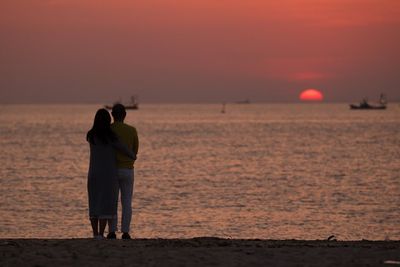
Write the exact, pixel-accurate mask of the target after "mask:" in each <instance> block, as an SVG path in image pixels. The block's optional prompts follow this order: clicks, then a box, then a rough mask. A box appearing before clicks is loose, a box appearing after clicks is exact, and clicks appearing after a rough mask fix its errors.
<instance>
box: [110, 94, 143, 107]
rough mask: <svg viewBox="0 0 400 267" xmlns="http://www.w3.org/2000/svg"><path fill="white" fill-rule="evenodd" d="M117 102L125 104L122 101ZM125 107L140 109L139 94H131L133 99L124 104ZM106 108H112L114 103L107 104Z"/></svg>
mask: <svg viewBox="0 0 400 267" xmlns="http://www.w3.org/2000/svg"><path fill="white" fill-rule="evenodd" d="M115 104H123V103H121V101H117V102H115V103H114V105H115ZM123 105H124V107H125V109H139V102H138V97H137V96H131V101H130V102H129V104H126V105H125V104H123ZM104 107H105V108H106V109H112V107H113V105H111V106H110V105H105V106H104Z"/></svg>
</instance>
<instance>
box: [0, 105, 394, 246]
mask: <svg viewBox="0 0 400 267" xmlns="http://www.w3.org/2000/svg"><path fill="white" fill-rule="evenodd" d="M99 107H101V106H100V105H2V106H0V146H1V153H0V163H1V164H0V218H1V219H0V238H6V237H35V238H42V237H49V238H64V237H89V236H90V235H91V228H90V225H89V222H88V216H87V213H88V212H87V191H86V174H87V168H88V156H89V149H88V144H87V143H86V141H85V135H86V132H87V130H88V129H89V128H90V127H91V124H92V122H93V117H94V114H95V112H96V110H97V109H98V108H99ZM220 110H221V105H210V104H207V105H200V104H198V105H183V104H180V105H164V104H163V105H150V104H148V105H146V104H143V105H141V109H140V110H138V111H130V112H129V113H128V116H127V122H128V123H130V124H133V125H135V126H136V127H137V129H138V132H139V137H140V141H141V144H140V152H139V155H138V161H137V163H136V170H135V194H134V201H133V206H134V213H133V214H134V217H133V223H132V226H133V235H134V236H135V237H146V238H152V237H163V238H169V237H171V238H172V237H177V238H189V237H194V236H218V237H232V238H268V239H291V238H295V239H325V238H327V237H328V236H330V235H332V234H333V235H335V236H336V237H337V238H338V239H341V240H349V239H351V240H355V239H374V240H376V239H392V240H393V239H400V149H399V148H400V146H399V145H400V106H399V104H391V105H389V109H388V110H385V111H351V110H349V109H348V106H347V105H346V104H316V105H307V104H250V105H238V104H237V105H234V104H231V105H227V108H226V110H227V112H226V113H225V114H221V113H220Z"/></svg>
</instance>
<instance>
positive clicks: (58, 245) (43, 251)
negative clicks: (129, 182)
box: [0, 237, 400, 266]
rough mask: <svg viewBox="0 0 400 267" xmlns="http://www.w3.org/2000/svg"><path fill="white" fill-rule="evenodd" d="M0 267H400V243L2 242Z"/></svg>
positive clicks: (206, 240)
mask: <svg viewBox="0 0 400 267" xmlns="http://www.w3.org/2000/svg"><path fill="white" fill-rule="evenodd" d="M0 253H1V254H0V255H1V257H0V266H400V241H366V240H363V241H318V240H316V241H301V240H257V239H254V240H246V239H219V238H209V237H202V238H192V239H133V240H101V241H97V240H92V239H1V240H0Z"/></svg>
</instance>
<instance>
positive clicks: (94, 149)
mask: <svg viewBox="0 0 400 267" xmlns="http://www.w3.org/2000/svg"><path fill="white" fill-rule="evenodd" d="M110 124H111V116H110V114H109V113H108V111H107V110H105V109H99V110H98V111H97V112H96V115H95V117H94V122H93V127H92V129H90V130H89V132H88V133H87V136H86V140H87V141H88V142H89V144H90V163H89V173H88V184H87V187H88V196H89V217H90V223H91V225H92V230H93V236H94V238H95V239H103V238H104V237H103V235H104V229H105V227H106V224H107V222H108V223H109V224H111V220H112V219H113V218H114V217H115V216H117V201H118V186H117V167H116V159H115V149H118V150H119V151H121V152H123V153H124V154H126V155H128V156H129V157H131V158H135V155H134V154H133V152H132V151H129V149H128V148H127V147H126V146H124V145H123V144H122V143H120V142H119V141H118V139H117V137H116V135H115V134H114V133H113V132H112V130H111V127H110Z"/></svg>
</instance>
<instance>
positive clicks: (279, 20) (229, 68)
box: [0, 0, 400, 103]
mask: <svg viewBox="0 0 400 267" xmlns="http://www.w3.org/2000/svg"><path fill="white" fill-rule="evenodd" d="M399 29H400V1H398V0H329V1H328V0H319V1H317V0H280V1H265V0H253V1H252V0H246V1H245V0H242V1H239V0H229V1H228V0H212V1H211V0H202V1H197V0H196V1H191V0H175V1H170V0H135V1H131V0H113V1H111V0H110V1H101V0H18V1H15V0H3V1H1V2H0V38H1V43H0V55H1V64H0V73H1V75H0V90H1V91H0V101H1V102H2V103H16V102H23V103H30V102H102V101H113V100H116V99H118V98H128V97H129V96H130V95H131V94H139V95H140V98H141V100H142V101H143V102H204V101H209V102H222V101H236V100H242V99H250V100H252V99H254V100H257V101H267V102H270V101H271V102H286V101H289V102H291V101H297V99H298V95H299V93H300V92H301V91H302V90H303V89H305V88H317V89H320V90H321V91H322V92H323V93H324V96H325V97H324V100H325V101H328V102H329V101H357V100H359V99H361V98H362V97H364V96H367V97H369V98H370V99H375V98H377V97H378V95H379V94H380V93H381V92H385V93H386V94H387V95H388V98H389V100H392V101H393V100H397V101H398V100H400V86H399V84H400V75H399V74H398V72H399V66H400V52H399V47H400V31H399Z"/></svg>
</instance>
